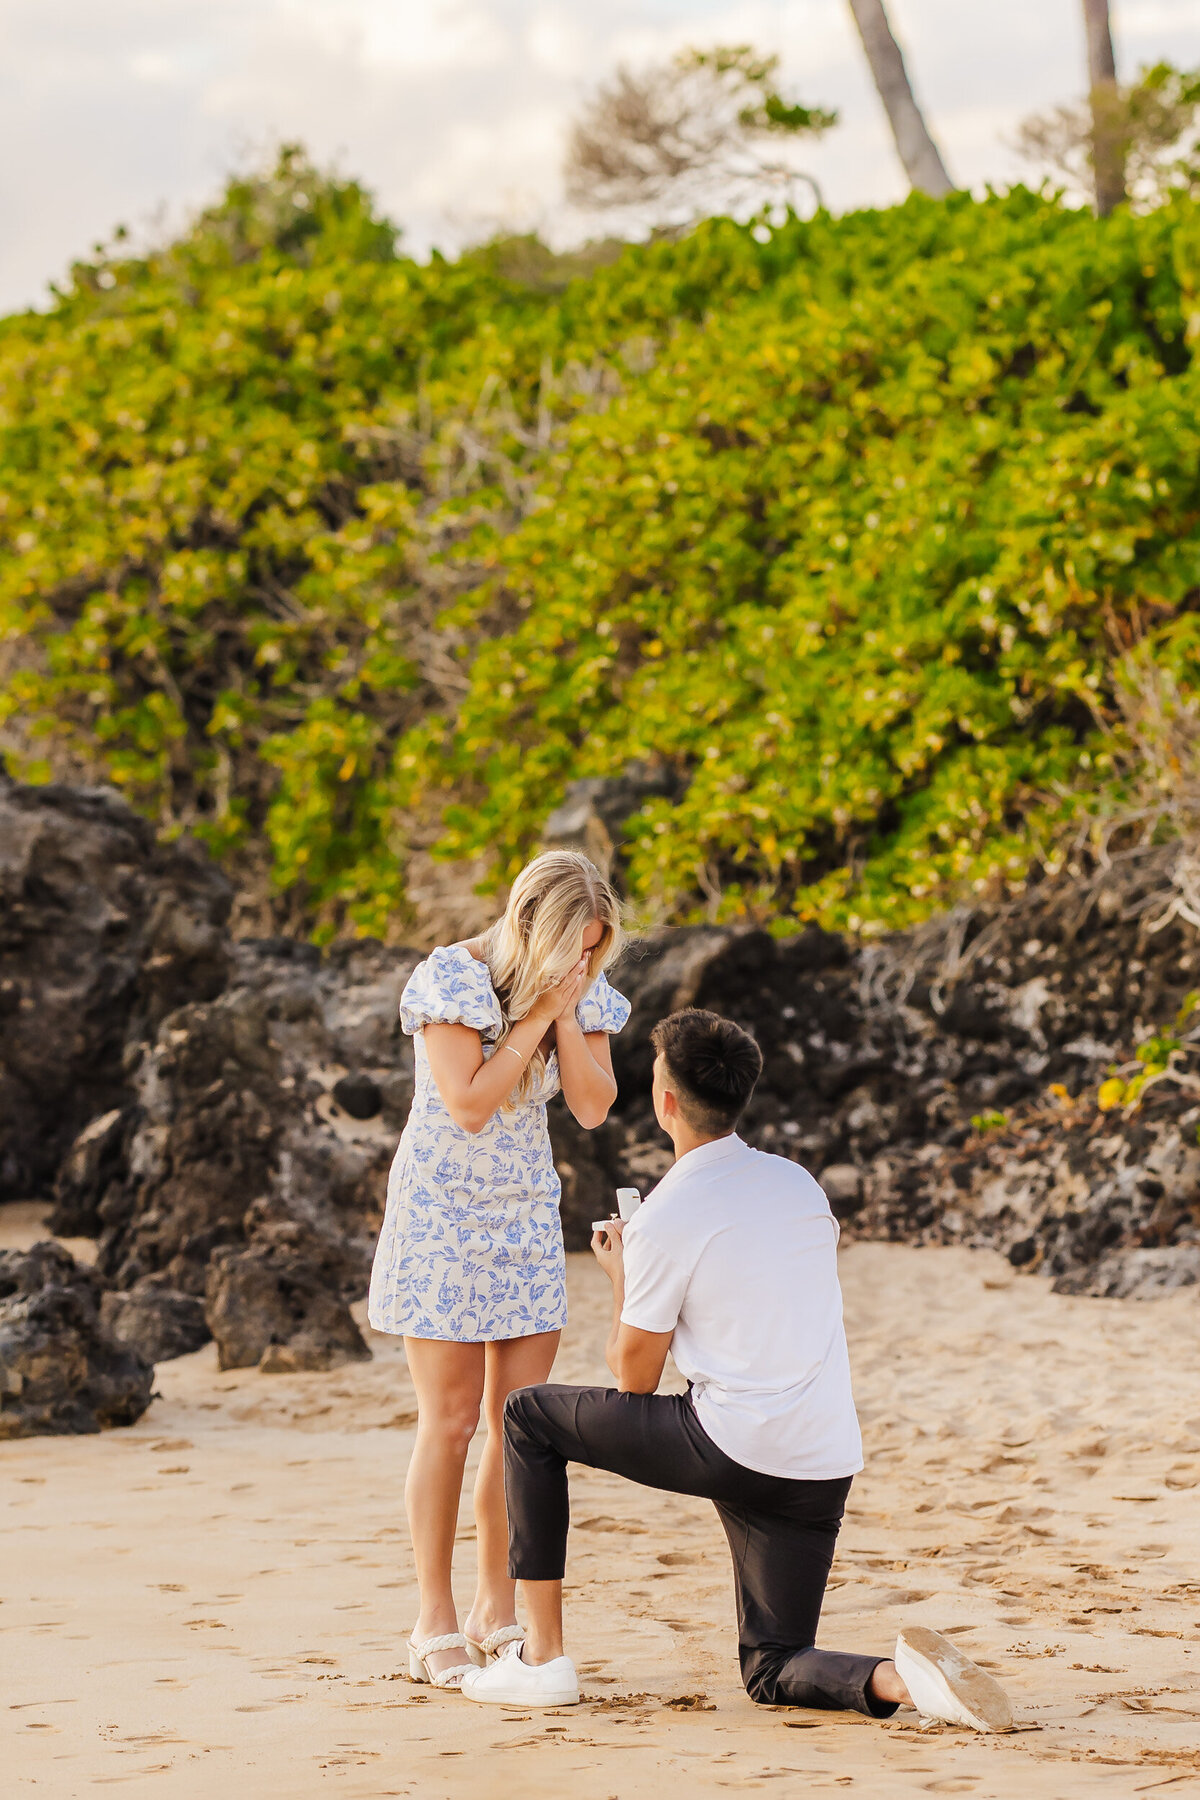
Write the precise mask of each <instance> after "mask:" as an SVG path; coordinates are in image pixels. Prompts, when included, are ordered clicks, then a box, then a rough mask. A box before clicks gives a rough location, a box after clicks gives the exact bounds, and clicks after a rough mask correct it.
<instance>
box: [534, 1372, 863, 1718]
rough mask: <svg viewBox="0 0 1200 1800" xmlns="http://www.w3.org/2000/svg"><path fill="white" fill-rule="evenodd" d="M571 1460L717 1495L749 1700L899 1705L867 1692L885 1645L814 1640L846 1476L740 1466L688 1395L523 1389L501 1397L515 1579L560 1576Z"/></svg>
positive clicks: (676, 1489) (646, 1482)
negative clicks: (876, 1651)
mask: <svg viewBox="0 0 1200 1800" xmlns="http://www.w3.org/2000/svg"><path fill="white" fill-rule="evenodd" d="M568 1462H577V1463H586V1464H587V1465H588V1467H590V1468H593V1469H608V1470H611V1472H612V1473H613V1474H614V1475H624V1476H625V1477H626V1478H627V1479H628V1480H629V1481H636V1482H640V1483H641V1485H642V1486H643V1487H653V1488H663V1489H665V1490H666V1491H667V1492H668V1493H671V1494H699V1495H702V1496H703V1497H704V1498H705V1499H707V1500H712V1501H713V1502H714V1503H715V1505H716V1509H717V1513H718V1515H719V1517H720V1520H721V1523H722V1525H723V1526H724V1527H725V1535H726V1537H727V1538H728V1539H729V1548H730V1550H731V1552H732V1554H733V1572H734V1581H735V1585H736V1593H737V1610H738V1649H739V1654H740V1657H741V1665H742V1680H743V1681H744V1682H745V1685H746V1691H747V1693H748V1694H749V1695H750V1697H751V1699H753V1700H758V1701H760V1702H761V1703H762V1704H763V1705H766V1706H812V1707H822V1708H826V1709H848V1710H853V1711H855V1712H864V1713H870V1714H872V1715H873V1716H874V1717H876V1718H887V1717H889V1716H890V1715H891V1714H892V1713H893V1712H895V1710H896V1709H895V1707H894V1706H893V1705H891V1704H889V1703H887V1702H884V1701H879V1700H874V1699H872V1698H871V1697H870V1696H869V1695H868V1693H867V1683H868V1682H869V1681H870V1678H871V1671H872V1670H873V1669H874V1668H875V1667H876V1665H877V1664H878V1663H880V1662H882V1661H883V1660H884V1659H883V1658H882V1657H880V1656H850V1655H843V1654H841V1653H840V1652H838V1651H834V1650H818V1649H817V1648H816V1647H815V1646H816V1636H817V1621H818V1619H819V1618H820V1615H821V1602H822V1600H823V1599H824V1597H825V1583H826V1580H827V1579H828V1576H829V1568H830V1564H831V1563H832V1561H833V1549H834V1545H835V1543H836V1542H837V1535H838V1530H839V1528H840V1526H841V1523H842V1514H843V1512H844V1510H845V1506H846V1496H847V1495H848V1494H849V1492H850V1477H849V1476H846V1477H844V1478H843V1479H841V1480H838V1481H786V1480H783V1479H782V1478H781V1477H780V1476H777V1475H761V1474H759V1473H757V1472H756V1471H755V1470H754V1469H747V1468H744V1467H743V1466H742V1464H741V1463H736V1462H734V1461H733V1460H732V1459H731V1458H730V1457H728V1456H726V1455H725V1453H724V1451H722V1450H718V1448H717V1446H716V1445H715V1444H714V1443H713V1441H712V1439H711V1438H710V1437H709V1436H708V1434H707V1432H706V1431H705V1430H704V1427H703V1426H702V1425H701V1423H700V1421H699V1419H698V1418H697V1416H696V1411H695V1408H694V1407H693V1405H692V1403H691V1399H690V1397H689V1396H687V1395H683V1394H619V1393H617V1391H616V1389H615V1388H579V1387H549V1386H547V1387H529V1388H519V1389H518V1390H517V1391H516V1392H515V1393H513V1394H510V1395H509V1398H508V1403H507V1405H506V1406H505V1409H504V1487H505V1493H506V1495H507V1499H508V1519H509V1568H508V1572H509V1574H510V1575H512V1576H513V1577H515V1579H516V1580H518V1581H561V1579H562V1577H563V1574H564V1572H565V1569H566V1557H567V1526H568V1523H569V1521H570V1501H569V1498H568V1493H567V1464H568Z"/></svg>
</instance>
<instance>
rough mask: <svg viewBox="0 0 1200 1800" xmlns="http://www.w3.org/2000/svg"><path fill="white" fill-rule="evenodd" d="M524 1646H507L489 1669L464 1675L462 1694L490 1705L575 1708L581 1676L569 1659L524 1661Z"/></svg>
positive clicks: (564, 1657) (560, 1657) (477, 1670)
mask: <svg viewBox="0 0 1200 1800" xmlns="http://www.w3.org/2000/svg"><path fill="white" fill-rule="evenodd" d="M522 1648H523V1645H521V1644H505V1646H504V1648H503V1650H501V1652H500V1654H499V1656H498V1657H497V1658H496V1660H495V1662H491V1663H489V1664H488V1666H487V1668H486V1669H471V1670H469V1671H468V1672H467V1674H465V1675H464V1676H463V1680H462V1692H463V1693H464V1694H465V1695H466V1696H467V1699H468V1700H482V1701H483V1702H484V1703H485V1704H487V1705H490V1706H574V1705H575V1704H576V1703H577V1701H578V1699H579V1677H578V1676H577V1675H576V1673H575V1664H574V1663H573V1662H572V1661H571V1659H570V1657H569V1656H556V1657H555V1659H554V1661H553V1662H548V1663H527V1662H522V1661H521V1651H522Z"/></svg>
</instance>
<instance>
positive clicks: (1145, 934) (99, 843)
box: [0, 771, 1200, 1367]
mask: <svg viewBox="0 0 1200 1800" xmlns="http://www.w3.org/2000/svg"><path fill="white" fill-rule="evenodd" d="M656 779H657V778H656ZM610 790H611V791H610ZM655 791H657V790H656V789H655V787H654V783H653V782H652V781H650V780H649V778H646V779H643V778H642V777H641V776H640V775H639V774H638V772H637V771H631V773H630V776H629V778H628V779H627V780H623V782H621V783H618V784H615V785H614V784H600V785H599V786H596V785H595V784H592V785H591V786H588V787H587V788H586V791H584V789H583V788H580V789H578V790H573V791H572V793H571V795H570V796H568V798H569V801H570V807H568V809H567V812H566V813H564V814H563V816H562V817H561V818H559V819H558V820H557V823H556V826H555V830H556V831H557V834H558V836H557V838H556V840H555V841H561V842H564V843H565V842H568V841H575V840H578V841H579V842H586V843H589V844H591V846H592V848H593V849H595V847H596V843H598V842H599V839H598V838H597V837H596V832H597V831H598V829H599V826H600V825H603V827H604V829H605V831H609V827H610V826H611V827H612V830H613V831H616V829H617V824H618V821H619V817H620V816H621V815H622V814H623V812H624V813H627V812H628V811H629V810H630V809H631V808H632V807H634V806H635V805H640V804H641V803H642V802H643V801H645V800H646V799H647V798H653V794H654V792H655ZM571 808H574V809H575V810H574V811H573V812H572V811H571ZM568 813H569V814H570V816H569V817H568V816H567V814H568ZM589 831H590V832H592V838H593V839H595V843H593V842H592V839H589V838H588V837H587V833H588V832H589ZM580 832H582V833H583V836H582V837H580V836H579V833H580ZM572 833H574V834H575V837H574V839H573V838H572ZM552 835H553V834H552ZM611 836H612V833H611V832H610V837H611ZM618 836H619V833H618ZM612 842H613V844H614V845H615V844H616V843H617V838H616V837H612ZM1189 871H1190V873H1189ZM1198 879H1200V877H1197V875H1196V865H1195V860H1194V859H1191V860H1189V858H1188V855H1187V852H1186V850H1185V849H1184V848H1182V847H1176V848H1174V849H1160V850H1151V851H1144V852H1138V853H1136V854H1132V855H1130V856H1128V857H1125V858H1123V859H1119V860H1118V861H1117V862H1115V863H1112V864H1110V865H1107V866H1106V867H1104V868H1096V869H1091V870H1087V871H1082V870H1080V871H1075V872H1073V873H1072V874H1071V875H1070V876H1069V877H1063V878H1061V879H1059V880H1057V881H1055V882H1052V883H1051V882H1047V883H1046V884H1044V885H1043V886H1042V887H1040V888H1038V887H1034V888H1032V889H1030V890H1029V891H1028V892H1027V893H1026V894H1024V895H1023V896H1022V897H1021V898H1020V899H1018V900H1017V901H1015V902H1014V903H1012V904H1010V905H1008V906H1005V907H985V906H980V907H977V908H973V909H965V910H962V911H959V912H956V913H954V914H951V915H949V916H948V917H946V918H944V919H941V920H938V921H935V922H933V923H931V924H930V925H928V926H926V927H924V928H922V929H921V930H919V931H915V932H911V933H904V934H896V935H893V936H890V937H887V938H882V939H879V940H876V941H874V942H871V943H868V944H866V945H857V944H854V943H852V942H851V941H849V940H847V939H844V938H842V937H839V936H837V935H834V934H831V933H827V932H824V931H820V930H817V929H815V928H812V927H810V928H808V929H806V930H804V931H802V932H800V933H799V934H798V935H797V936H794V937H792V938H788V939H779V938H776V937H775V936H773V935H772V934H770V933H768V932H766V931H760V930H746V929H731V928H724V927H716V926H697V927H695V928H692V929H689V930H680V931H668V932H662V933H657V934H655V935H653V936H652V937H650V938H648V939H645V940H643V941H641V942H640V943H635V944H633V945H631V946H630V948H629V951H628V953H627V955H626V957H625V959H624V961H623V964H622V965H621V966H620V967H619V968H618V969H617V970H615V971H614V972H613V974H614V979H615V981H616V983H617V985H618V986H620V987H622V988H623V989H624V991H625V992H626V993H627V994H628V995H629V997H630V1000H631V1002H632V1005H633V1012H632V1017H631V1019H630V1022H629V1025H628V1026H627V1028H626V1030H625V1031H624V1032H623V1033H622V1034H621V1036H620V1037H618V1038H617V1039H615V1040H614V1043H613V1060H614V1067H615V1069H616V1072H617V1077H618V1082H619V1087H620V1096H619V1100H618V1103H617V1106H616V1107H615V1108H614V1112H613V1115H612V1117H611V1118H610V1120H609V1121H608V1123H607V1124H606V1125H605V1126H604V1127H603V1128H601V1129H600V1130H599V1131H594V1132H585V1131H583V1130H581V1129H580V1128H579V1126H578V1125H577V1124H576V1123H575V1121H574V1120H573V1119H572V1118H571V1116H570V1114H569V1113H568V1112H567V1110H566V1108H565V1107H564V1106H563V1104H562V1103H561V1101H559V1102H557V1103H555V1104H554V1105H553V1106H552V1108H551V1136H552V1141H553V1144H554V1150H555V1158H556V1161H557V1164H558V1167H559V1171H560V1175H561V1177H562V1183H563V1203H562V1214H563V1225H564V1234H565V1237H566V1241H567V1243H568V1246H569V1247H570V1248H572V1249H575V1248H582V1247H583V1246H584V1245H585V1244H586V1243H587V1241H588V1237H589V1235H590V1223H591V1220H592V1219H593V1218H597V1217H600V1216H602V1215H604V1214H606V1213H607V1212H608V1211H609V1210H610V1209H611V1205H612V1198H613V1193H612V1190H613V1188H614V1187H615V1186H617V1185H619V1184H624V1183H634V1184H636V1185H638V1186H640V1187H641V1188H642V1189H643V1191H645V1189H646V1188H647V1187H648V1186H650V1185H652V1184H653V1182H655V1181H656V1180H657V1179H658V1178H659V1177H660V1176H661V1175H662V1174H663V1173H664V1171H665V1170H666V1168H667V1167H668V1166H669V1162H670V1152H669V1149H668V1147H667V1145H666V1142H665V1140H664V1138H663V1136H662V1134H661V1132H660V1131H659V1130H658V1127H657V1125H656V1124H655V1122H654V1119H653V1114H652V1110H651V1106H650V1098H649V1088H650V1075H651V1066H652V1055H653V1052H652V1050H651V1046H650V1042H649V1033H650V1030H651V1028H652V1026H653V1025H654V1023H655V1022H656V1020H657V1019H659V1018H661V1017H662V1016H663V1015H664V1014H666V1013H668V1012H670V1011H673V1010H674V1009H676V1008H678V1007H680V1006H687V1005H698V1006H707V1007H711V1008H713V1009H715V1010H717V1011H719V1012H723V1013H726V1014H728V1015H729V1016H731V1017H733V1018H735V1019H738V1020H740V1021H741V1022H742V1023H743V1024H744V1025H746V1026H747V1028H748V1029H750V1030H751V1031H753V1032H754V1034H755V1036H756V1037H757V1038H758V1041H759V1043H760V1045H761V1047H762V1050H763V1058H764V1066H763V1076H762V1080H761V1082H760V1084H759V1088H758V1091H757V1093H756V1095H755V1097H754V1100H753V1103H752V1104H751V1106H750V1108H749V1110H748V1112H747V1115H746V1119H745V1121H744V1126H743V1129H744V1131H745V1134H746V1135H747V1137H748V1138H749V1139H750V1140H751V1141H752V1142H753V1143H755V1144H758V1145H760V1146H761V1147H763V1148H765V1149H770V1150H774V1151H778V1152H779V1153H781V1154H783V1155H786V1156H790V1157H793V1158H795V1159H797V1160H799V1161H801V1162H803V1163H805V1164H806V1165H807V1166H808V1167H810V1168H811V1169H812V1170H813V1171H814V1173H816V1174H817V1175H818V1176H819V1177H820V1178H821V1179H822V1181H823V1182H824V1184H825V1186H826V1190H827V1192H828V1193H829V1196H830V1200H831V1203H832V1205H833V1207H834V1210H835V1212H836V1213H837V1215H838V1217H839V1218H840V1219H841V1220H842V1221H843V1224H844V1226H845V1228H846V1230H847V1231H848V1232H850V1233H860V1234H865V1235H875V1236H885V1237H896V1238H904V1239H906V1240H908V1241H917V1242H923V1241H930V1242H959V1243H968V1244H989V1245H993V1246H997V1247H999V1248H1000V1249H1002V1250H1004V1251H1005V1252H1007V1253H1008V1254H1009V1256H1010V1257H1011V1259H1012V1261H1013V1264H1014V1266H1016V1267H1021V1268H1025V1269H1029V1270H1038V1271H1039V1272H1044V1273H1045V1274H1047V1275H1049V1276H1050V1277H1051V1278H1052V1279H1053V1280H1055V1281H1056V1282H1057V1283H1058V1284H1059V1285H1060V1286H1065V1287H1070V1288H1071V1290H1072V1291H1079V1292H1097V1293H1100V1292H1103V1293H1111V1294H1122V1295H1124V1294H1140V1293H1148V1292H1153V1291H1158V1290H1160V1289H1161V1288H1162V1287H1163V1286H1164V1285H1165V1284H1169V1283H1183V1282H1187V1281H1190V1280H1191V1279H1192V1278H1193V1275H1194V1271H1195V1265H1196V1261H1197V1258H1196V1255H1194V1254H1193V1251H1194V1248H1195V1246H1196V1245H1197V1244H1200V1191H1198V1190H1200V1145H1197V1141H1196V1126H1197V1120H1198V1119H1200V1111H1197V1109H1196V1107H1195V1105H1194V1104H1193V1101H1194V1099H1195V1096H1194V1095H1190V1094H1188V1093H1185V1092H1184V1091H1183V1090H1182V1089H1180V1088H1179V1087H1178V1086H1176V1087H1173V1088H1172V1087H1169V1086H1168V1085H1166V1084H1164V1085H1162V1086H1160V1087H1158V1088H1156V1089H1154V1090H1153V1092H1152V1093H1151V1094H1150V1095H1149V1096H1148V1098H1147V1101H1146V1103H1145V1104H1144V1105H1143V1106H1142V1108H1141V1109H1140V1110H1137V1111H1129V1112H1126V1111H1123V1110H1120V1109H1118V1110H1117V1111H1112V1112H1108V1113H1101V1112H1100V1110H1099V1108H1098V1106H1097V1104H1096V1089H1097V1087H1098V1084H1099V1082H1100V1080H1101V1079H1102V1078H1103V1076H1104V1074H1105V1073H1106V1071H1107V1068H1108V1066H1109V1064H1111V1063H1113V1062H1115V1061H1119V1060H1120V1059H1122V1058H1123V1057H1126V1056H1128V1054H1129V1053H1130V1051H1131V1050H1132V1048H1133V1046H1134V1044H1135V1043H1136V1042H1137V1041H1138V1040H1139V1039H1140V1038H1141V1037H1142V1036H1144V1035H1146V1034H1148V1033H1149V1032H1151V1031H1152V1030H1154V1029H1155V1028H1156V1027H1158V1026H1161V1025H1163V1024H1164V1023H1166V1022H1168V1021H1169V1020H1170V1019H1171V1018H1172V1017H1173V1016H1174V1014H1175V1012H1176V1010H1177V1008H1178V1006H1179V1004H1180V1002H1181V1000H1182V998H1183V996H1184V994H1185V993H1186V992H1187V991H1188V990H1189V989H1191V988H1193V987H1200V931H1198V929H1197V925H1196V922H1195V919H1196V906H1195V904H1194V890H1195V889H1196V884H1197V880H1198ZM1189 896H1191V897H1190V898H1189ZM228 906H229V894H228V890H227V887H226V885H225V883H224V881H223V879H222V877H221V876H220V875H218V874H217V873H216V872H215V871H214V870H213V869H212V867H211V865H210V864H208V862H207V861H206V860H205V858H204V857H203V855H202V854H201V853H200V852H199V851H196V850H194V849H187V848H186V847H184V848H180V847H175V848H170V849H163V848H161V847H159V846H157V845H156V844H155V842H154V841H153V838H152V836H151V834H150V831H149V828H148V827H147V826H146V825H145V824H144V823H143V822H142V821H140V820H138V819H137V818H136V817H135V816H134V815H133V814H132V813H131V812H130V811H129V809H128V808H127V807H126V806H125V805H124V803H123V802H121V801H120V800H119V799H117V798H116V797H115V796H113V795H112V794H109V793H106V792H103V791H99V790H67V789H58V788H42V789H34V788H20V787H17V786H16V785H15V784H13V783H11V782H9V783H0V1012H3V1013H4V1017H3V1020H2V1021H0V1025H2V1029H0V1044H2V1048H0V1108H2V1110H0V1164H2V1174H0V1193H5V1192H7V1193H9V1194H14V1193H21V1194H29V1193H34V1194H42V1193H46V1194H50V1193H52V1194H53V1199H54V1210H53V1215H52V1225H53V1229H55V1230H56V1231H59V1232H61V1233H64V1234H70V1233H83V1234H88V1235H95V1236H96V1237H97V1239H98V1245H97V1251H98V1268H99V1271H100V1274H99V1277H97V1279H100V1280H101V1281H102V1282H104V1283H107V1286H108V1289H109V1290H110V1291H109V1292H107V1294H106V1296H105V1298H104V1299H103V1303H102V1304H103V1321H102V1322H106V1324H107V1326H108V1327H109V1328H110V1332H111V1338H110V1341H111V1339H112V1338H115V1339H117V1340H120V1341H124V1342H126V1343H128V1344H130V1345H133V1346H136V1347H140V1349H141V1350H142V1351H143V1352H144V1353H145V1355H146V1356H148V1357H150V1358H154V1359H162V1358H165V1357H168V1356H171V1355H178V1354H183V1353H184V1352H185V1351H186V1350H187V1349H190V1348H193V1347H195V1346H196V1344H197V1343H198V1342H199V1341H200V1339H201V1337H202V1336H203V1335H204V1334H205V1333H206V1332H208V1331H209V1330H211V1331H212V1332H213V1333H214V1334H215V1335H216V1336H217V1339H218V1345H219V1353H220V1356H221V1358H222V1361H223V1362H226V1363H227V1365H228V1366H235V1365H236V1366H242V1365H243V1364H245V1363H247V1362H253V1363H255V1364H257V1365H259V1366H262V1367H283V1366H292V1367H299V1366H302V1365H303V1366H325V1365H327V1364H328V1363H329V1362H330V1361H335V1360H337V1359H338V1358H341V1357H344V1356H354V1355H360V1354H363V1353H364V1349H363V1345H362V1340H361V1337H360V1336H359V1334H358V1333H357V1331H356V1329H355V1328H354V1326H353V1322H352V1320H351V1318H350V1314H349V1312H348V1311H347V1307H348V1304H349V1303H350V1302H352V1301H353V1300H354V1299H356V1298H358V1297H360V1296H361V1295H362V1293H363V1292H364V1291H365V1287H366V1282H367V1275H368V1271H369V1266H370V1259H371V1254H372V1249H373V1245H374V1240H375V1236H376V1233H377V1230H378V1226H379V1222H380V1218H381V1214H382V1208H383V1201H384V1194H385V1187H386V1173H387V1168H388V1164H389V1163H390V1160H391V1158H392V1155H393V1153H394V1150H395V1145H396V1141H397V1139H398V1137H399V1135H400V1132H401V1130H402V1129H403V1126H404V1122H405V1119H406V1117H407V1113H408V1108H409V1104H410V1102H411V1098H412V1091H413V1058H412V1046H411V1044H410V1042H409V1041H408V1040H407V1039H405V1038H404V1037H403V1036H402V1034H401V1033H400V1030H399V1021H398V1015H397V1001H398V997H399V993H400V990H401V988H402V986H403V984H404V981H405V979H406V978H407V975H408V974H409V972H410V971H411V969H412V967H413V965H414V963H415V961H416V960H417V957H418V954H419V953H418V952H416V951H410V950H400V949H391V948H386V947H384V946H383V945H381V944H375V943H369V942H357V943H347V944H341V945H335V946H333V947H332V948H331V949H329V950H327V951H324V952H322V951H319V950H317V949H316V948H315V947H314V946H312V945H310V944H306V943H299V942H294V941H292V940H288V939H264V940H249V941H243V942H240V943H235V942H232V941H231V940H229V938H228V937H227V935H226V933H225V931H224V928H223V920H224V918H225V914H226V912H227V910H228Z"/></svg>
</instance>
